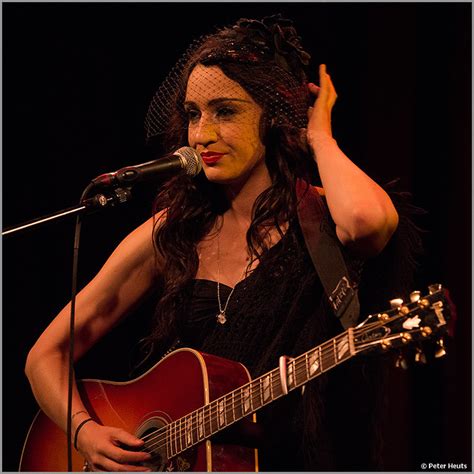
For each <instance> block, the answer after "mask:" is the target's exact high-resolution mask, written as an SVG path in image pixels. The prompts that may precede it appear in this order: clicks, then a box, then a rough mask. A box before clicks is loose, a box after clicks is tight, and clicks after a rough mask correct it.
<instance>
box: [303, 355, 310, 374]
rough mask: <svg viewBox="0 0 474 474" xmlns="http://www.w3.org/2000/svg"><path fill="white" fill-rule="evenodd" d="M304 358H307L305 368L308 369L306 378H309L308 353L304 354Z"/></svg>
mask: <svg viewBox="0 0 474 474" xmlns="http://www.w3.org/2000/svg"><path fill="white" fill-rule="evenodd" d="M304 360H305V369H306V380H309V359H308V353H306V354H305V355H304Z"/></svg>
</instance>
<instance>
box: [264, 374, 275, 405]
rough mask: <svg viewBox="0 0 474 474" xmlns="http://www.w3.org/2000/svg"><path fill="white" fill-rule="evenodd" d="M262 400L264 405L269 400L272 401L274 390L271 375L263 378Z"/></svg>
mask: <svg viewBox="0 0 474 474" xmlns="http://www.w3.org/2000/svg"><path fill="white" fill-rule="evenodd" d="M262 385H263V387H262V399H263V403H265V402H266V401H267V400H269V399H272V398H273V397H272V393H271V392H272V390H271V374H269V375H267V376H266V377H264V378H263V380H262Z"/></svg>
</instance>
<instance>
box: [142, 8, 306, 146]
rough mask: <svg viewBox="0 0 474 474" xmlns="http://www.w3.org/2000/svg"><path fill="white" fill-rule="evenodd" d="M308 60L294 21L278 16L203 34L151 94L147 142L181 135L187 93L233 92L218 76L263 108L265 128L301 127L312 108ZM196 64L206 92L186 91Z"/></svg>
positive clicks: (186, 120)
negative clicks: (199, 68) (307, 74)
mask: <svg viewBox="0 0 474 474" xmlns="http://www.w3.org/2000/svg"><path fill="white" fill-rule="evenodd" d="M309 59H310V56H309V54H308V53H306V52H305V51H304V50H303V48H302V46H301V43H300V38H299V37H298V36H297V33H296V30H295V28H294V27H293V25H292V22H291V21H290V20H287V19H283V18H281V16H279V15H277V16H272V17H266V18H264V19H263V20H261V21H259V20H248V19H241V20H239V21H238V22H237V23H236V24H235V25H234V26H230V27H225V28H221V29H219V30H218V31H217V32H216V33H213V34H210V35H205V36H203V37H201V38H199V39H198V40H196V41H194V42H193V43H192V44H191V45H190V47H189V48H188V49H187V51H186V52H185V53H184V55H183V56H182V57H181V58H180V59H179V60H178V62H177V63H176V65H175V66H174V67H173V69H172V70H171V71H170V73H169V74H168V76H167V77H166V78H165V80H164V81H163V82H162V84H161V85H160V86H159V88H158V90H157V92H156V93H155V95H154V96H153V98H152V101H151V103H150V106H149V108H148V112H147V115H146V118H145V132H146V139H147V141H150V140H152V139H154V138H161V137H164V138H166V137H168V139H169V137H175V139H176V137H184V136H185V134H186V131H187V127H188V123H189V120H190V117H189V112H188V111H187V110H186V108H185V106H184V102H185V100H186V96H187V95H188V96H189V95H192V96H193V97H198V96H199V94H200V93H201V92H202V94H206V97H209V96H215V97H218V96H219V95H221V94H222V95H223V96H226V95H228V94H229V93H230V92H232V90H230V91H229V90H227V91H226V90H223V89H222V80H221V79H222V74H221V73H220V72H223V73H224V74H225V75H226V76H227V78H229V79H230V80H232V81H234V82H235V84H236V87H241V88H243V89H244V90H245V91H246V93H248V94H249V96H250V97H251V99H252V100H253V101H254V102H255V103H256V104H258V105H259V106H260V107H261V109H262V117H261V118H260V119H262V118H263V119H264V121H265V125H266V126H270V127H271V126H274V127H278V126H282V127H295V128H298V129H300V128H304V127H306V124H307V110H308V106H309V105H310V103H309V101H310V98H309V93H308V89H307V80H306V74H305V71H304V68H305V66H307V65H308V63H309ZM198 64H199V65H200V66H201V72H202V71H205V72H206V74H207V77H206V80H205V81H204V88H203V89H202V90H193V91H190V90H189V87H190V84H191V83H189V84H188V78H189V76H190V74H191V73H192V71H193V70H194V69H195V67H196V65H198ZM218 69H219V70H220V71H218ZM217 71H218V72H219V73H217ZM228 85H229V82H227V86H228ZM202 86H203V81H201V82H200V87H202ZM235 119H236V120H238V117H236V118H235ZM259 126H261V124H259ZM183 140H184V138H182V139H181V141H183ZM178 141H179V140H178Z"/></svg>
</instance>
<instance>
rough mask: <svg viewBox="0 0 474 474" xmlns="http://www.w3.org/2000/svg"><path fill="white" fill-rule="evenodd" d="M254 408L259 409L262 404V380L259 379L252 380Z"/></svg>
mask: <svg viewBox="0 0 474 474" xmlns="http://www.w3.org/2000/svg"><path fill="white" fill-rule="evenodd" d="M251 390H252V410H253V411H255V410H258V409H259V408H260V407H261V406H262V398H261V397H260V382H259V380H258V379H257V380H256V381H254V382H252V389H251Z"/></svg>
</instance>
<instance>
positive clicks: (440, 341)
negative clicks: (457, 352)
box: [435, 337, 446, 359]
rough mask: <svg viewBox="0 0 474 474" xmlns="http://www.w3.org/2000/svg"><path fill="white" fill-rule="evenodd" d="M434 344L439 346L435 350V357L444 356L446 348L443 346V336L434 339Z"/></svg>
mask: <svg viewBox="0 0 474 474" xmlns="http://www.w3.org/2000/svg"><path fill="white" fill-rule="evenodd" d="M436 344H437V345H438V346H439V348H438V349H437V350H436V352H435V357H436V358H437V359H439V358H441V357H444V356H445V355H446V348H445V347H444V341H443V338H442V337H441V338H440V339H438V340H437V341H436Z"/></svg>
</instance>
